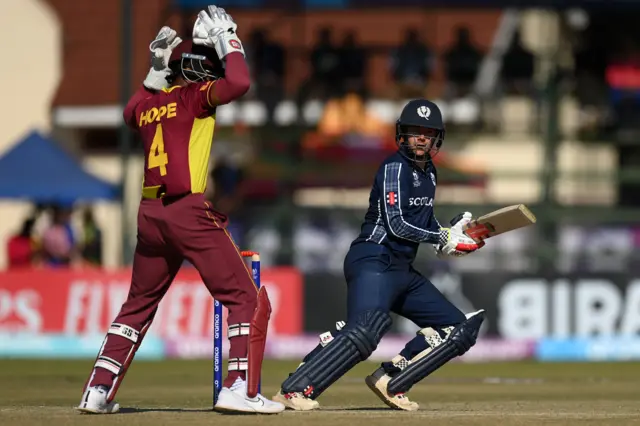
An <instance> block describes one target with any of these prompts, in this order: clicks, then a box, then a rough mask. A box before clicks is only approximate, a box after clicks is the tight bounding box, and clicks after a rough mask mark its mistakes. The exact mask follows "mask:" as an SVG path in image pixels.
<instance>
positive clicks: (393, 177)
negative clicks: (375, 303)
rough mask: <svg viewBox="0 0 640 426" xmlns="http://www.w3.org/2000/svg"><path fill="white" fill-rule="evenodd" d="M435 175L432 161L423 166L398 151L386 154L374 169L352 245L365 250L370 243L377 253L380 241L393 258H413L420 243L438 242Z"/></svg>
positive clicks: (409, 260)
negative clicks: (360, 221) (387, 155)
mask: <svg viewBox="0 0 640 426" xmlns="http://www.w3.org/2000/svg"><path fill="white" fill-rule="evenodd" d="M436 179H437V175H436V169H435V167H434V166H433V164H432V163H429V165H428V166H427V168H426V170H422V169H420V168H419V167H417V166H416V165H415V164H414V163H413V162H412V161H410V160H409V159H407V158H405V157H404V156H402V155H401V154H400V153H395V154H393V155H391V156H389V157H388V158H387V159H386V160H385V161H384V162H383V163H382V165H381V166H380V168H379V169H378V172H377V173H376V178H375V182H374V183H373V188H371V195H370V196H369V210H367V214H366V215H365V217H364V223H363V224H362V227H361V230H360V235H359V236H358V238H356V239H355V240H354V241H353V243H352V244H351V248H352V249H357V251H358V252H359V253H361V254H366V252H367V247H370V248H371V249H372V250H371V251H372V253H373V252H378V253H379V252H380V250H379V247H377V246H380V245H382V246H384V247H386V248H387V249H388V250H389V252H390V253H389V254H390V255H391V258H392V259H394V260H396V261H403V262H413V260H414V259H415V257H416V254H417V252H418V246H419V245H420V243H432V244H436V243H438V238H439V236H440V224H439V223H438V220H437V219H436V217H435V215H434V213H433V205H434V202H435V195H436V181H437V180H436ZM371 244H374V245H377V246H370V245H371ZM356 246H357V248H356Z"/></svg>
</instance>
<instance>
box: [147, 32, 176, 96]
mask: <svg viewBox="0 0 640 426" xmlns="http://www.w3.org/2000/svg"><path fill="white" fill-rule="evenodd" d="M180 43H182V39H181V38H180V37H178V34H177V33H176V31H175V30H173V29H171V28H169V27H162V29H161V30H160V32H159V33H158V35H157V36H156V39H155V40H153V41H152V42H151V44H150V45H149V50H150V51H151V69H149V73H148V74H147V78H145V79H144V82H143V83H142V84H144V86H145V87H146V88H148V89H153V90H162V89H164V88H166V87H167V86H168V85H169V82H168V81H167V77H169V76H170V75H171V70H170V69H169V58H170V57H171V52H173V49H175V48H176V47H177V46H178V45H179V44H180Z"/></svg>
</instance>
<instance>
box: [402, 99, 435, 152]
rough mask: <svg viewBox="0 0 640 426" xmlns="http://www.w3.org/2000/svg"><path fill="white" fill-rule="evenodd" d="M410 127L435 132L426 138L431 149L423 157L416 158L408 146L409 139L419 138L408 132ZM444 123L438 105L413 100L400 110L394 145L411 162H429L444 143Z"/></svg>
mask: <svg viewBox="0 0 640 426" xmlns="http://www.w3.org/2000/svg"><path fill="white" fill-rule="evenodd" d="M410 127H423V128H427V129H434V130H436V134H435V136H428V137H427V139H430V140H431V149H430V150H428V151H426V153H425V154H424V155H421V156H418V155H416V153H415V152H414V150H413V149H412V148H411V147H410V146H409V138H410V137H412V136H420V135H417V134H414V133H410V132H409V128H410ZM444 133H445V129H444V122H443V121H442V113H441V112H440V108H438V105H436V104H434V103H433V102H431V101H428V100H426V99H414V100H412V101H410V102H409V103H408V104H407V105H405V107H404V108H403V109H402V113H401V114H400V118H399V119H398V121H396V144H397V145H398V150H399V151H400V153H401V154H402V155H404V156H405V157H407V158H408V159H409V160H412V161H430V160H431V158H432V157H433V156H434V155H436V154H437V153H438V151H439V150H440V147H441V146H442V143H443V142H444Z"/></svg>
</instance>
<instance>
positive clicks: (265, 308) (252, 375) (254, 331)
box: [247, 287, 271, 398]
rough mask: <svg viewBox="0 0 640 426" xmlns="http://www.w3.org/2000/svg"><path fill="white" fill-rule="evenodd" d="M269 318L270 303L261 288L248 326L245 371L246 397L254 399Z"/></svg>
mask: <svg viewBox="0 0 640 426" xmlns="http://www.w3.org/2000/svg"><path fill="white" fill-rule="evenodd" d="M270 317H271V302H270V301H269V295H268V294H267V289H266V288H265V287H261V288H260V290H259V291H258V304H257V306H256V310H255V311H254V313H253V318H251V324H250V326H249V354H248V370H247V396H248V397H249V398H255V396H256V395H257V394H258V388H259V386H260V373H261V371H262V360H263V359H264V349H265V345H266V342H267V330H268V328H269V318H270Z"/></svg>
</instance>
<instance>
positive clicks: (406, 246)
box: [274, 99, 484, 411]
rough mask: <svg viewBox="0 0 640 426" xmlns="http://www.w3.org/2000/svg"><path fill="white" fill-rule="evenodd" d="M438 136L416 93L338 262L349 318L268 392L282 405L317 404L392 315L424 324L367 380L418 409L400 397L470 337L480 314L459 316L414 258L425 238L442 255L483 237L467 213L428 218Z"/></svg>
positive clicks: (368, 350)
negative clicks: (444, 222) (356, 231)
mask: <svg viewBox="0 0 640 426" xmlns="http://www.w3.org/2000/svg"><path fill="white" fill-rule="evenodd" d="M444 135H445V128H444V123H443V121H442V115H441V113H440V109H439V108H438V106H437V105H436V104H434V103H433V102H430V101H428V100H426V99H416V100H412V101H410V102H409V103H408V104H407V105H406V106H405V107H404V109H403V110H402V113H401V115H400V118H399V119H398V121H397V123H396V143H397V144H398V151H397V152H396V153H395V154H393V155H391V156H390V157H388V158H387V159H386V160H385V161H384V162H383V164H382V165H381V166H380V168H379V169H378V173H377V174H376V176H375V179H374V182H373V187H372V189H371V195H370V197H369V210H368V211H367V213H366V215H365V217H364V223H363V225H362V230H361V232H360V235H359V236H358V237H357V238H356V239H355V240H354V241H353V243H352V244H351V248H350V249H349V252H348V253H347V256H346V259H345V261H344V274H345V278H346V281H347V321H346V324H344V323H342V322H339V323H338V325H339V327H338V328H339V330H338V332H337V334H336V335H333V334H331V333H330V332H327V333H324V334H323V335H321V336H320V342H321V343H320V345H318V346H317V347H316V348H315V349H314V350H312V351H311V352H310V353H309V354H308V355H307V356H306V357H305V358H304V359H303V362H302V364H301V365H300V366H299V367H298V369H297V370H296V371H295V372H294V373H292V374H291V375H290V376H289V377H288V378H287V379H286V380H285V381H284V382H283V383H282V386H281V390H280V392H278V394H277V395H276V396H275V397H274V399H275V400H277V401H280V402H282V403H283V404H285V405H286V406H287V407H288V408H291V409H294V410H302V411H304V410H313V409H316V408H318V406H319V404H318V402H317V401H316V398H318V396H320V394H322V392H324V391H325V390H326V389H327V388H328V387H329V386H331V384H332V383H334V382H335V381H336V380H338V379H339V378H340V377H342V375H344V374H345V373H346V372H347V371H349V370H350V369H351V368H353V366H355V365H356V364H358V363H359V362H360V361H363V360H365V359H367V358H368V357H369V356H370V355H371V354H372V353H373V351H374V350H375V349H376V347H377V346H378V342H380V339H381V338H382V336H383V335H384V334H385V333H386V332H387V330H388V329H389V327H390V326H391V317H390V316H389V313H390V312H395V313H397V314H399V315H402V316H404V317H406V318H408V319H410V320H412V321H413V322H414V323H416V324H417V325H418V326H419V327H421V329H420V331H418V333H417V336H416V337H415V338H413V339H412V340H410V341H409V342H408V343H407V344H406V346H405V347H404V349H402V351H400V353H399V354H398V355H397V356H396V357H394V358H393V359H392V360H390V361H389V362H384V363H382V365H381V366H380V368H378V369H377V370H376V371H374V372H373V373H372V374H371V375H370V376H368V377H367V378H366V379H365V382H366V384H367V385H368V386H369V388H370V389H371V390H372V391H373V392H374V393H375V394H376V395H377V396H378V397H379V398H380V399H381V400H382V401H383V402H384V403H386V404H387V405H389V406H390V407H392V408H396V409H400V410H407V411H414V410H417V409H418V404H417V403H415V402H413V401H410V400H409V398H408V397H407V395H406V394H407V392H408V391H409V389H411V387H412V386H413V385H414V384H415V383H418V382H419V381H420V380H422V379H424V378H425V377H426V376H428V375H429V374H431V373H432V372H434V371H435V370H437V369H438V368H440V367H441V366H442V365H444V364H445V363H447V362H448V361H450V360H451V359H453V358H455V357H457V356H459V355H462V354H464V353H465V352H466V351H468V350H469V348H471V346H473V345H474V344H475V342H476V338H477V335H478V331H479V329H480V326H481V324H482V321H483V319H484V311H478V312H474V313H471V314H467V315H465V314H464V313H462V312H461V311H460V310H459V309H458V308H456V307H455V306H454V305H453V304H451V302H449V301H448V300H447V299H446V298H445V297H444V296H443V295H442V293H440V291H438V289H437V288H436V287H435V286H434V285H433V284H432V283H431V282H429V280H427V279H426V278H425V277H424V276H423V275H422V274H420V273H419V272H418V271H416V270H415V269H414V268H413V265H412V264H413V261H414V259H415V257H416V254H417V252H418V247H419V246H420V244H421V243H427V244H430V245H433V246H434V247H435V249H436V252H437V253H438V255H439V256H465V255H468V254H469V253H472V252H474V251H476V250H478V249H479V248H480V247H482V245H483V244H484V242H482V243H476V242H475V241H474V240H473V239H471V238H469V237H468V236H467V235H465V234H464V232H463V230H462V228H463V226H464V225H465V224H467V223H468V222H469V221H470V220H471V219H472V215H471V213H469V212H465V213H463V214H460V215H458V216H456V217H455V218H453V220H451V221H450V226H441V225H440V223H439V222H438V220H437V219H436V217H435V215H434V212H433V208H434V203H435V196H436V184H437V174H436V169H435V166H434V164H433V161H432V159H433V156H435V155H436V154H437V153H438V151H439V150H440V147H441V146H442V143H443V142H444ZM478 237H481V235H478Z"/></svg>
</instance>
